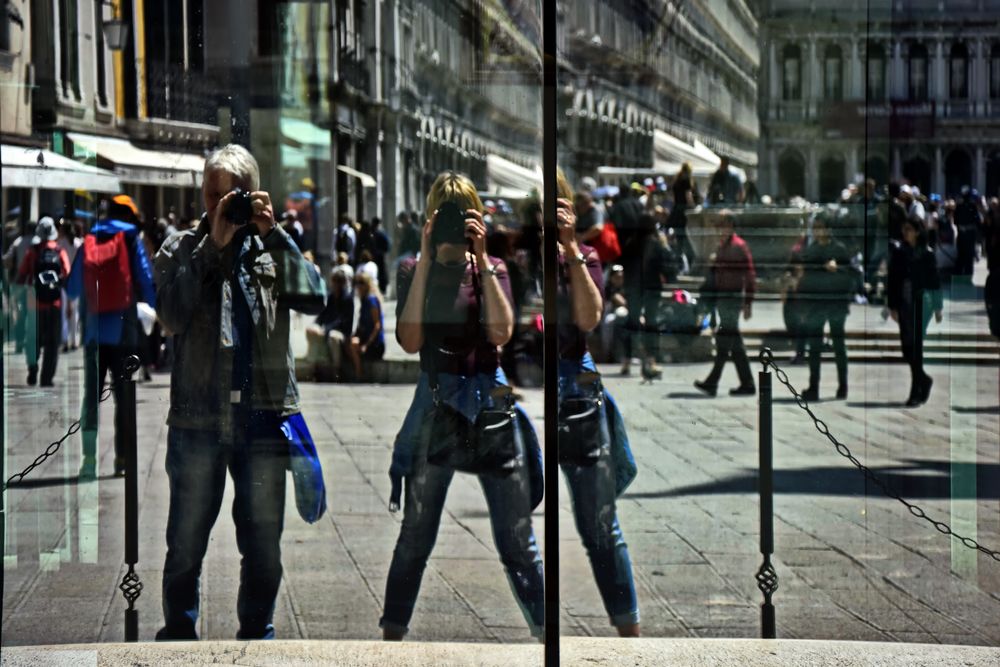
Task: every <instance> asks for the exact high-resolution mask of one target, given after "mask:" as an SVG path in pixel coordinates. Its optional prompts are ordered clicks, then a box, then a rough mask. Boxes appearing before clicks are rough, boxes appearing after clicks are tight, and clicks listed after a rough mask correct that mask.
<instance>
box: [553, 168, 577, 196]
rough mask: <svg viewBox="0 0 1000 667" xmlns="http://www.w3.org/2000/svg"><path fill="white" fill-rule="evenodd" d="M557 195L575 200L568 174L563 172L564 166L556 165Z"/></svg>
mask: <svg viewBox="0 0 1000 667" xmlns="http://www.w3.org/2000/svg"><path fill="white" fill-rule="evenodd" d="M556 197H557V198H559V199H568V200H570V201H573V188H572V187H570V184H569V181H568V180H566V174H565V173H563V170H562V167H556Z"/></svg>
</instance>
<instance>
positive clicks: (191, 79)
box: [146, 62, 219, 125]
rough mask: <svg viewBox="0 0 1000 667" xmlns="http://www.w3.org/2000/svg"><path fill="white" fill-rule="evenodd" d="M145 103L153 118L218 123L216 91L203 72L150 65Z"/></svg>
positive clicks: (159, 64) (176, 66)
mask: <svg viewBox="0 0 1000 667" xmlns="http://www.w3.org/2000/svg"><path fill="white" fill-rule="evenodd" d="M146 100H147V111H148V113H149V116H150V117H151V118H162V119H167V120H178V121H183V122H187V123H199V124H202V125H218V124H219V118H218V114H219V111H218V104H217V100H216V98H215V88H214V86H212V85H211V82H210V80H209V78H208V77H207V76H206V75H205V74H203V73H202V72H193V71H188V70H185V69H184V68H183V67H181V66H178V65H164V64H162V63H155V62H154V63H149V64H148V65H147V69H146Z"/></svg>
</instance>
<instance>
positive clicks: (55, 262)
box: [35, 244, 63, 304]
mask: <svg viewBox="0 0 1000 667" xmlns="http://www.w3.org/2000/svg"><path fill="white" fill-rule="evenodd" d="M36 253H37V254H36V255H35V300H36V301H37V302H38V303H44V304H53V303H55V302H56V301H58V300H59V298H60V297H61V296H62V270H63V264H62V255H61V253H60V249H59V248H58V247H56V248H50V247H48V246H46V245H44V244H42V245H39V246H38V248H37V250H36Z"/></svg>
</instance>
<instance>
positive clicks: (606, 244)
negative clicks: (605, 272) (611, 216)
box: [589, 220, 622, 264]
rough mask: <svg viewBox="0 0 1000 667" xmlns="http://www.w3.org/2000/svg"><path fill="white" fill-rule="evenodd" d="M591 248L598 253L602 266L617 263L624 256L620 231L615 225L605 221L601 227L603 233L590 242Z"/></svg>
mask: <svg viewBox="0 0 1000 667" xmlns="http://www.w3.org/2000/svg"><path fill="white" fill-rule="evenodd" d="M589 243H590V246H591V247H592V248H593V249H594V250H595V251H596V252H597V256H598V257H599V258H600V260H601V263H602V264H608V263H610V262H613V261H615V260H616V259H618V258H619V257H621V255H622V247H621V243H620V242H619V240H618V230H617V229H616V228H615V223H613V222H611V221H610V220H605V221H604V225H603V226H602V227H601V233H600V234H598V235H597V236H595V237H594V238H593V239H591V240H590V241H589Z"/></svg>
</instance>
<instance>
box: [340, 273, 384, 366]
mask: <svg viewBox="0 0 1000 667" xmlns="http://www.w3.org/2000/svg"><path fill="white" fill-rule="evenodd" d="M354 292H355V293H356V294H357V295H358V302H359V303H360V304H361V306H360V310H359V312H358V328H357V330H355V332H354V336H353V337H352V338H351V345H350V347H348V348H347V353H348V354H349V355H350V357H351V363H352V364H353V365H354V379H355V381H360V380H361V379H362V377H363V370H362V368H361V360H362V359H364V360H366V361H377V360H379V359H381V358H382V357H383V355H385V334H384V333H383V331H384V326H383V317H382V295H381V294H379V291H378V284H377V283H376V282H375V281H374V280H373V279H372V276H371V274H369V273H358V274H357V275H355V276H354Z"/></svg>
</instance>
